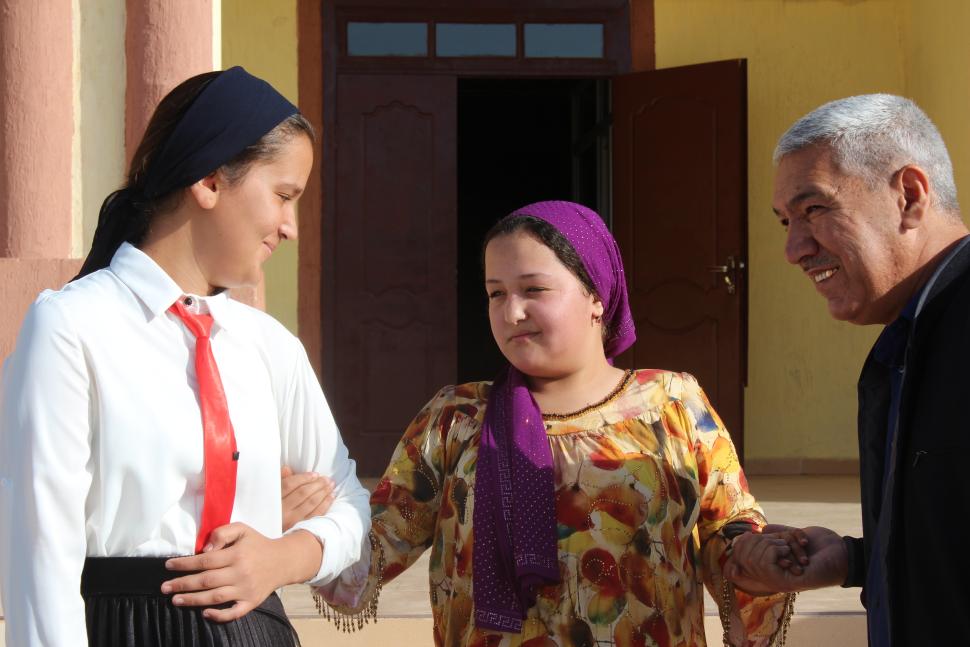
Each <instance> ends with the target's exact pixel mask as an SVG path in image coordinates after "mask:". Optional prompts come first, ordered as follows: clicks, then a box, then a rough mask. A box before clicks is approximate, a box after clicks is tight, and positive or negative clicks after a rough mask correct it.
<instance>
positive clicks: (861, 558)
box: [842, 536, 866, 589]
mask: <svg viewBox="0 0 970 647" xmlns="http://www.w3.org/2000/svg"><path fill="white" fill-rule="evenodd" d="M842 543H843V544H845V551H846V556H847V558H848V560H847V564H846V573H845V581H843V582H842V588H844V589H847V588H851V587H855V586H862V585H863V584H864V583H865V581H866V558H865V547H864V545H863V543H862V539H861V538H858V537H849V536H845V537H842Z"/></svg>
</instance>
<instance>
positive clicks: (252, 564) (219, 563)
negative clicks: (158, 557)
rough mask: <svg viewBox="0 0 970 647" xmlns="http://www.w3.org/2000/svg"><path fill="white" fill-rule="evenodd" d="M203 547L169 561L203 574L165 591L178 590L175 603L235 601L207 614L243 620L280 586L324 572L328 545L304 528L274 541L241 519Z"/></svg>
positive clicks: (174, 583)
mask: <svg viewBox="0 0 970 647" xmlns="http://www.w3.org/2000/svg"><path fill="white" fill-rule="evenodd" d="M202 551H203V552H202V553H200V554H198V555H192V556H190V557H176V558H173V559H170V560H168V561H167V562H166V563H165V567H166V568H167V569H169V570H172V571H199V572H196V573H193V574H191V575H185V576H183V577H178V578H175V579H172V580H168V581H167V582H164V583H163V584H162V593H164V594H166V595H168V594H174V597H173V598H172V603H173V604H175V605H176V606H194V607H211V606H218V605H222V604H225V603H234V604H232V606H230V607H228V608H225V609H206V610H205V611H203V612H202V615H203V616H204V617H205V618H207V619H209V620H214V621H216V622H229V621H230V620H235V619H237V618H241V617H242V616H244V615H246V614H247V613H249V612H250V611H252V610H253V609H255V608H256V607H258V606H259V605H260V604H262V602H263V600H265V599H266V598H267V597H269V595H270V594H271V593H272V592H273V591H275V590H276V589H278V588H280V587H281V586H284V585H286V584H292V583H294V582H305V581H306V580H309V579H310V578H312V577H313V576H314V575H316V573H317V571H318V570H319V568H320V560H321V558H322V556H323V547H322V546H321V544H320V542H319V541H318V540H317V538H316V537H315V536H313V535H312V534H310V533H309V532H306V531H304V530H299V531H297V532H294V533H291V534H289V535H285V536H283V537H280V538H279V539H269V538H268V537H266V536H264V535H262V534H260V533H259V532H257V531H255V530H253V529H252V528H250V527H249V526H247V525H246V524H242V523H231V524H229V525H226V526H220V527H219V528H216V529H215V530H213V531H212V535H211V536H210V538H209V544H208V545H207V546H206V547H205V548H203V549H202Z"/></svg>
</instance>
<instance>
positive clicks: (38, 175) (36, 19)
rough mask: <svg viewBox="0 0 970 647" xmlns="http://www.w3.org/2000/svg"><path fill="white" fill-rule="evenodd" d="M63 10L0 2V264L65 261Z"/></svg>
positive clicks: (53, 1)
mask: <svg viewBox="0 0 970 647" xmlns="http://www.w3.org/2000/svg"><path fill="white" fill-rule="evenodd" d="M72 41H73V39H72V29H71V3H70V2H63V1H62V0H32V1H30V2H24V1H23V0H0V258H4V257H5V258H9V257H21V258H66V257H67V256H69V255H70V253H71V138H72V135H73V132H74V122H73V119H74V117H73V104H74V96H73V81H72V79H73V77H72V74H73V72H72V61H73V50H72Z"/></svg>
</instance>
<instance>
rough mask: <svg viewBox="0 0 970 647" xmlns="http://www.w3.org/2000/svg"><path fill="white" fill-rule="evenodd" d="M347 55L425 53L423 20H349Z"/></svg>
mask: <svg viewBox="0 0 970 647" xmlns="http://www.w3.org/2000/svg"><path fill="white" fill-rule="evenodd" d="M347 53H348V54H350V55H351V56H427V55H428V25H427V24H425V23H423V22H349V23H347Z"/></svg>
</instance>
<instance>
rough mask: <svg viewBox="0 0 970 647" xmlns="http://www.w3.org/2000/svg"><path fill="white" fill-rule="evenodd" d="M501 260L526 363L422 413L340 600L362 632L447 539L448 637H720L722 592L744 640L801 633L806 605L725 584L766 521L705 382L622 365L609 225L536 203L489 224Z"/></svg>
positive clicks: (453, 642)
mask: <svg viewBox="0 0 970 647" xmlns="http://www.w3.org/2000/svg"><path fill="white" fill-rule="evenodd" d="M484 270H485V273H484V288H485V291H486V293H487V295H488V300H489V307H488V314H489V321H490V323H491V329H492V334H493V336H494V338H495V342H496V344H498V347H499V349H500V350H501V351H502V354H503V355H504V356H505V358H506V359H507V360H508V365H507V366H506V368H505V369H504V370H503V371H502V372H501V373H500V374H499V375H498V377H497V378H496V379H495V380H494V381H493V382H474V383H469V384H462V385H458V386H448V387H445V388H444V389H442V390H441V391H440V392H439V393H438V394H437V395H436V396H435V397H434V398H433V399H432V400H431V401H430V402H429V403H428V404H427V405H426V406H425V408H424V409H422V411H421V412H420V413H418V415H417V417H416V418H415V419H414V421H413V422H412V423H411V425H410V426H409V428H408V429H407V431H405V433H404V437H403V438H402V440H401V442H400V444H399V445H398V447H397V449H396V450H395V452H394V455H393V457H392V459H391V463H390V465H389V466H388V469H387V471H386V472H385V474H384V477H383V478H382V479H381V481H380V483H379V484H378V486H377V489H376V490H375V492H374V493H373V495H372V497H371V514H372V524H373V526H372V530H371V541H370V549H371V552H370V553H369V554H367V552H366V549H367V548H368V546H365V555H364V559H362V560H361V561H360V562H358V563H357V564H355V565H354V566H353V567H351V568H350V569H348V570H347V571H345V572H344V573H343V574H341V576H340V577H339V578H338V579H337V580H335V581H334V582H332V583H331V584H329V585H326V586H323V587H318V588H317V595H318V597H319V598H321V601H322V602H325V603H327V604H330V605H332V608H333V609H334V610H335V612H336V613H337V617H338V621H341V622H343V623H344V624H346V623H347V621H346V620H345V619H343V618H346V616H347V615H351V616H353V615H354V614H356V615H357V616H358V617H357V619H356V621H357V622H358V623H360V622H362V621H363V620H365V619H367V618H368V617H370V616H372V615H374V613H375V611H376V600H377V597H378V595H379V593H380V590H381V587H382V586H383V584H384V583H386V582H387V581H389V580H390V579H392V578H393V577H395V576H396V575H398V574H399V573H401V572H402V571H403V570H404V569H406V568H407V567H408V566H410V565H411V564H413V563H414V561H415V560H416V559H417V558H418V557H419V556H420V555H421V553H422V552H423V551H424V550H425V549H426V548H429V547H430V548H431V557H430V571H429V579H430V589H431V606H432V611H433V614H434V641H435V644H436V645H446V646H449V647H457V646H476V647H477V646H484V645H488V646H490V647H498V646H513V645H528V646H534V647H538V646H540V645H541V646H543V647H547V646H549V647H551V646H553V645H561V646H579V645H600V644H603V645H606V644H610V645H612V644H616V645H695V646H696V645H704V644H705V636H704V613H703V600H704V596H703V590H704V586H705V585H706V586H707V587H708V589H709V590H710V591H711V594H712V595H713V597H714V600H715V601H716V602H717V604H718V606H719V608H720V612H721V617H722V621H723V625H724V627H725V633H724V640H725V644H732V645H762V646H767V645H770V644H779V642H783V641H784V629H785V627H786V626H787V620H788V618H789V617H790V614H791V610H792V608H791V598H790V597H788V596H784V595H775V596H769V597H762V598H752V597H750V596H748V595H746V594H744V593H743V592H740V591H735V590H734V588H733V587H732V586H731V584H730V583H729V582H728V581H727V580H726V579H725V577H724V575H723V566H724V565H725V563H726V560H727V557H728V548H729V544H730V539H731V538H732V537H733V536H734V535H735V534H736V533H738V532H746V531H750V530H757V529H760V528H761V527H763V526H764V525H765V520H764V517H763V515H762V513H761V510H760V508H759V507H758V506H757V504H756V503H755V500H754V498H753V497H752V496H751V494H750V493H749V492H748V488H747V482H746V481H745V478H744V474H743V472H742V470H741V466H740V464H739V463H738V458H737V454H736V453H735V450H734V446H733V444H732V443H731V438H730V436H729V435H728V432H727V430H725V428H724V426H723V424H722V423H721V420H720V419H719V418H718V416H717V414H716V413H715V412H714V409H713V408H712V407H711V405H710V402H709V401H708V399H707V397H706V396H705V395H704V392H703V391H702V390H701V388H700V386H699V385H698V383H697V381H696V380H695V379H694V378H693V377H692V376H690V375H688V374H686V373H676V372H671V371H665V370H656V369H640V370H632V369H630V370H623V369H620V368H618V367H616V366H615V365H614V364H613V360H614V358H616V357H617V356H618V355H620V353H622V352H623V351H624V350H626V349H627V348H629V347H630V346H631V345H632V344H633V342H634V341H635V339H636V334H635V330H634V322H633V317H632V314H631V312H630V308H629V303H628V299H627V291H626V280H625V277H624V272H623V263H622V260H621V258H620V253H619V249H618V247H617V245H616V241H615V240H614V239H613V237H612V235H611V234H610V233H609V231H608V230H607V228H606V226H605V225H604V223H603V221H602V220H601V219H600V217H599V216H598V215H597V214H596V213H594V212H593V211H591V210H590V209H587V208H586V207H583V206H582V205H578V204H574V203H571V202H558V201H556V202H539V203H536V204H530V205H528V206H525V207H522V208H521V209H519V210H517V211H515V212H514V213H512V214H511V215H509V216H508V217H506V218H505V219H503V220H501V221H499V222H498V224H496V225H495V226H494V227H493V228H492V230H491V231H490V232H489V233H488V234H487V235H486V238H485V243H484ZM778 542H779V543H780V544H785V540H784V539H781V538H779V539H778ZM784 550H785V549H780V550H779V554H780V555H781V554H783V553H784ZM780 563H782V564H785V565H787V566H789V567H791V568H793V569H795V568H797V565H795V564H793V563H792V562H791V560H787V561H786V560H784V559H782V560H781V561H780Z"/></svg>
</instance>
